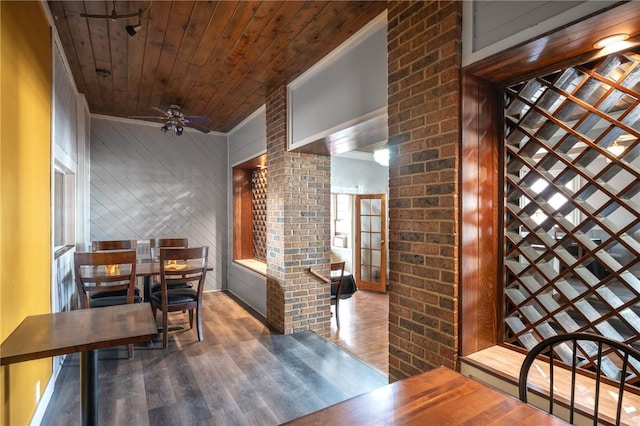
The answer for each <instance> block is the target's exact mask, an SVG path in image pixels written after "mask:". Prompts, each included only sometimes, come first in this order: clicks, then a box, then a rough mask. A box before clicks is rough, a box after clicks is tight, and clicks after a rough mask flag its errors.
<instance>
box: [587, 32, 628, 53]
mask: <svg viewBox="0 0 640 426" xmlns="http://www.w3.org/2000/svg"><path fill="white" fill-rule="evenodd" d="M628 38H629V34H623V33H621V34H614V35H610V36H608V37H605V38H601V39H600V40H598V41H596V43H595V44H594V45H593V47H595V48H596V49H602V48H603V47H607V46H611V45H612V44H614V43H619V42H621V41H625V40H627V39H628Z"/></svg>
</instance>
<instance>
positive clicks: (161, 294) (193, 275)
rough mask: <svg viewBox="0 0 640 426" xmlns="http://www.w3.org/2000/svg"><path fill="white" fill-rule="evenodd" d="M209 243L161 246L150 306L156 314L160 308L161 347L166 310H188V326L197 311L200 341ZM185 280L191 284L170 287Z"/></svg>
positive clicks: (166, 315)
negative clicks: (157, 286) (156, 287)
mask: <svg viewBox="0 0 640 426" xmlns="http://www.w3.org/2000/svg"><path fill="white" fill-rule="evenodd" d="M208 256H209V247H206V246H205V247H194V248H160V291H157V292H155V293H151V296H150V302H151V309H152V310H153V314H154V316H155V314H156V312H157V311H158V310H160V311H162V347H163V348H166V347H167V343H168V333H167V330H168V325H169V322H168V318H167V317H168V314H169V312H176V311H189V326H190V327H191V328H193V314H194V311H195V315H196V331H197V333H198V340H199V341H202V340H203V339H204V337H203V330H202V291H203V290H204V282H205V278H206V277H207V261H208V260H207V259H208ZM176 283H188V284H191V285H192V286H193V287H183V288H173V289H170V288H169V286H170V285H171V284H176Z"/></svg>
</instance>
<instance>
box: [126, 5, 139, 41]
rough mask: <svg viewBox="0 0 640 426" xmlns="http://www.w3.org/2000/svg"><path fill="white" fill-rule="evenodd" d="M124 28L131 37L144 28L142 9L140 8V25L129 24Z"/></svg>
mask: <svg viewBox="0 0 640 426" xmlns="http://www.w3.org/2000/svg"><path fill="white" fill-rule="evenodd" d="M124 29H125V30H127V33H128V34H129V35H130V36H131V37H133V36H134V35H136V33H137V32H138V31H140V30H141V29H142V9H140V10H138V25H127V26H126V27H124Z"/></svg>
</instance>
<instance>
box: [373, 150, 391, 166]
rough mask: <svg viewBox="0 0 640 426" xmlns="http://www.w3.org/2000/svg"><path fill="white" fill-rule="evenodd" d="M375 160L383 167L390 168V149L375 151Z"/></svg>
mask: <svg viewBox="0 0 640 426" xmlns="http://www.w3.org/2000/svg"><path fill="white" fill-rule="evenodd" d="M373 159H374V161H375V162H376V163H378V164H380V165H381V166H385V167H388V166H389V148H382V149H376V150H375V151H373Z"/></svg>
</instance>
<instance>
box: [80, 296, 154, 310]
mask: <svg viewBox="0 0 640 426" xmlns="http://www.w3.org/2000/svg"><path fill="white" fill-rule="evenodd" d="M133 303H142V297H140V296H134V297H133ZM126 304H127V296H124V295H123V296H106V297H99V298H97V299H91V300H90V301H89V307H91V308H101V307H103V306H115V305H126Z"/></svg>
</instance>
